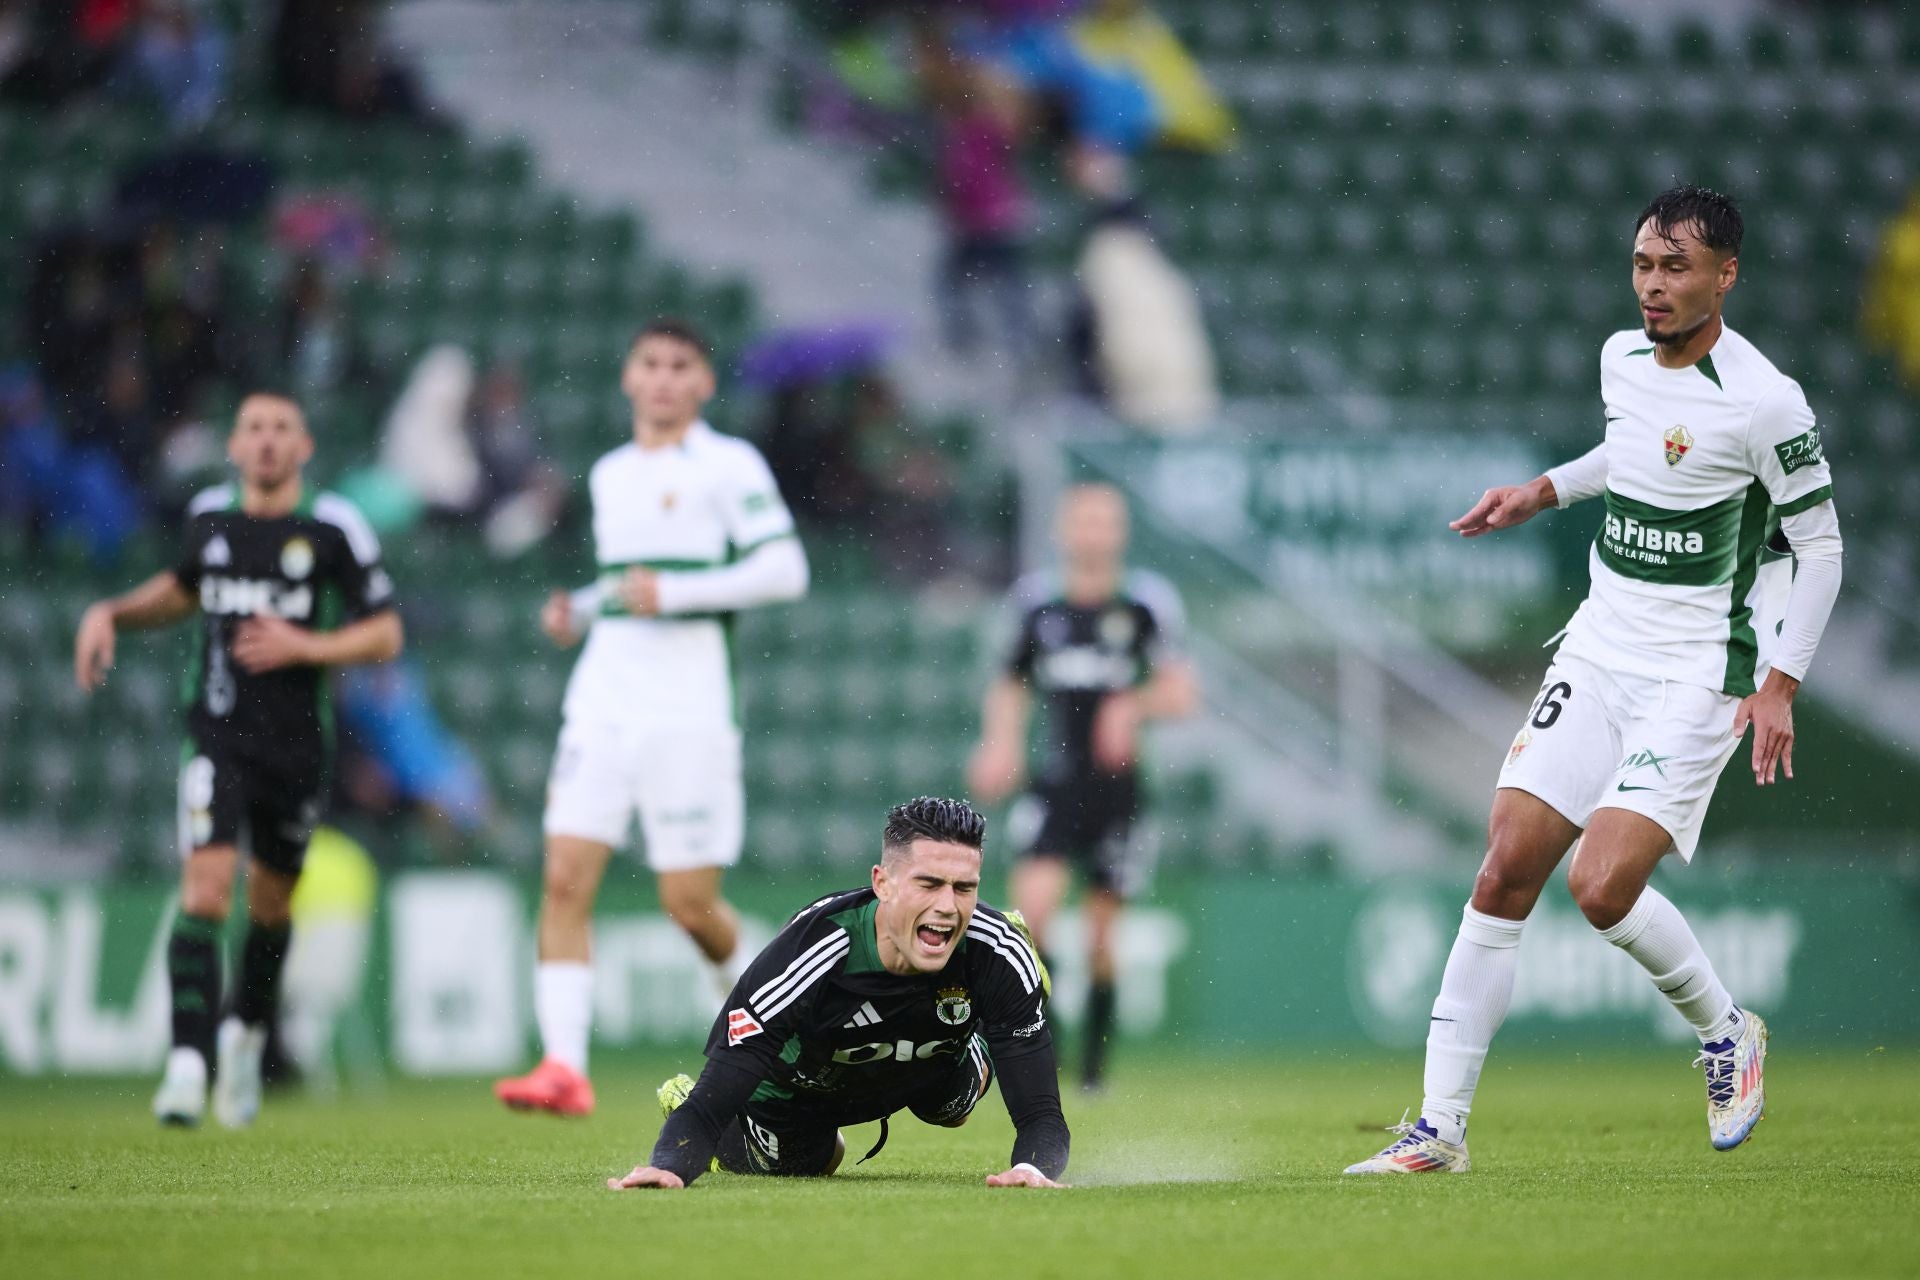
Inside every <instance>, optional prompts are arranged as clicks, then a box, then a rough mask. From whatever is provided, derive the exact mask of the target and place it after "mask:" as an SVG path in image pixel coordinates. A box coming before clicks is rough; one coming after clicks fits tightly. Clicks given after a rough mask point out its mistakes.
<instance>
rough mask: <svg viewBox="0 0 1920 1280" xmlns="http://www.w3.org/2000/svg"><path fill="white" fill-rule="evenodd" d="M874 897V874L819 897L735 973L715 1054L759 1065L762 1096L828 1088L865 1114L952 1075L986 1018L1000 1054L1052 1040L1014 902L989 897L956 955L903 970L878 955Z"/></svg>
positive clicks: (837, 1109) (824, 1099) (710, 1049)
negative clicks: (928, 968)
mask: <svg viewBox="0 0 1920 1280" xmlns="http://www.w3.org/2000/svg"><path fill="white" fill-rule="evenodd" d="M877 905H878V900H877V899H876V898H875V897H874V894H873V890H872V889H870V888H868V889H856V890H852V891H849V892H846V893H840V894H835V895H834V896H832V897H830V898H825V899H822V900H821V901H819V902H817V903H815V904H814V905H813V906H811V907H808V908H807V909H806V910H805V911H802V912H801V913H800V914H799V915H798V916H796V917H794V919H793V921H792V922H791V923H790V924H788V925H787V927H786V928H785V929H783V930H781V931H780V934H779V935H778V936H777V937H775V938H774V940H773V941H772V942H770V943H768V944H767V947H766V949H765V950H763V951H762V952H761V953H760V955H759V957H758V958H757V959H755V960H754V962H753V964H752V965H751V966H749V967H748V969H747V971H746V973H745V974H744V975H742V977H741V979H740V981H739V982H738V983H737V984H736V985H735V986H734V989H733V992H732V994H731V995H730V996H729V997H728V998H727V1003H726V1007H725V1008H724V1009H722V1011H721V1013H720V1016H719V1017H718V1018H717V1019H715V1021H714V1025H713V1031H712V1033H711V1035H710V1036H709V1037H708V1039H707V1056H708V1057H709V1058H711V1059H712V1060H713V1061H714V1062H715V1063H724V1064H727V1065H734V1066H739V1067H741V1068H743V1069H745V1070H747V1071H751V1072H753V1073H755V1074H756V1075H757V1076H758V1077H759V1079H760V1080H761V1084H760V1087H759V1091H758V1092H757V1093H755V1094H754V1098H755V1100H763V1099H768V1098H779V1099H793V1100H795V1101H798V1102H800V1103H801V1104H803V1105H805V1104H807V1103H811V1102H817V1103H819V1104H821V1105H822V1107H823V1109H827V1110H830V1111H831V1112H832V1113H833V1114H834V1115H835V1116H836V1117H837V1118H838V1120H837V1122H838V1123H843V1124H858V1123H862V1122H864V1121H867V1120H877V1119H879V1118H881V1117H882V1116H885V1115H888V1114H890V1113H891V1112H893V1111H895V1110H897V1109H899V1107H900V1106H901V1105H902V1102H901V1099H902V1098H903V1097H905V1096H907V1095H910V1094H912V1093H913V1092H914V1091H915V1090H916V1089H919V1088H924V1087H925V1086H926V1085H927V1084H928V1083H929V1082H930V1081H935V1080H938V1079H940V1078H942V1077H944V1076H947V1075H950V1074H951V1072H952V1071H953V1062H954V1058H955V1056H956V1055H959V1054H962V1053H965V1052H966V1049H967V1044H968V1041H969V1040H970V1039H971V1038H972V1037H973V1036H974V1034H975V1033H976V1032H977V1033H978V1034H979V1035H980V1036H981V1037H982V1038H984V1039H985V1041H986V1044H987V1052H988V1054H989V1056H991V1058H992V1059H993V1061H994V1063H995V1064H996V1066H999V1067H1002V1068H1004V1064H1006V1063H1008V1062H1011V1061H1015V1060H1017V1059H1019V1058H1022V1057H1025V1056H1027V1055H1030V1054H1036V1053H1043V1052H1044V1053H1049V1054H1050V1053H1051V1050H1052V1045H1053V1038H1052V1032H1051V1029H1050V1028H1049V1026H1048V1023H1047V1008H1046V991H1045V984H1044V982H1043V981H1042V971H1041V968H1040V962H1039V959H1038V958H1037V957H1036V956H1035V955H1034V952H1033V948H1032V946H1031V945H1030V944H1029V943H1028V942H1027V940H1026V936H1025V934H1024V933H1023V932H1022V931H1021V930H1019V929H1018V928H1016V927H1015V926H1014V925H1013V924H1012V923H1011V922H1010V921H1008V919H1007V918H1006V916H1004V915H1002V914H1001V913H1000V912H999V911H996V910H995V909H994V908H992V907H989V906H986V905H985V904H981V905H980V906H979V907H977V908H976V909H975V911H974V914H973V919H972V921H971V922H970V923H969V924H968V926H967V931H966V933H965V934H964V935H963V936H962V937H961V939H960V941H959V942H958V944H957V945H956V946H955V948H954V954H953V956H952V958H951V959H950V960H948V962H947V966H946V968H945V969H943V970H941V971H940V972H939V973H929V974H911V975H904V976H903V975H900V974H894V973H889V972H887V970H886V969H884V968H882V967H881V964H880V956H879V944H878V941H877V937H876V933H875V927H874V910H875V908H876V906H877ZM1049 1061H1051V1059H1049Z"/></svg>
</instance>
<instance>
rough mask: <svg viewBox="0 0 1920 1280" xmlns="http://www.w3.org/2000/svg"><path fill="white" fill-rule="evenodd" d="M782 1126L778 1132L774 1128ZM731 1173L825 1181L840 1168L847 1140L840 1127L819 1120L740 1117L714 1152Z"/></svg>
mask: <svg viewBox="0 0 1920 1280" xmlns="http://www.w3.org/2000/svg"><path fill="white" fill-rule="evenodd" d="M775 1124H778V1125H779V1126H780V1127H779V1128H778V1129H775V1128H774V1127H773V1125H775ZM714 1154H715V1155H717V1156H718V1157H719V1158H720V1167H721V1168H722V1169H724V1170H725V1171H726V1172H728V1173H738V1174H747V1175H753V1176H759V1177H767V1178H824V1177H827V1176H828V1175H829V1174H832V1173H833V1172H834V1171H835V1170H837V1169H839V1167H840V1162H841V1160H842V1159H844V1158H845V1157H846V1154H847V1141H846V1138H845V1136H844V1135H843V1134H841V1132H840V1130H839V1129H838V1128H833V1127H829V1126H827V1125H824V1124H821V1123H819V1122H817V1121H805V1122H800V1123H794V1122H793V1118H792V1117H788V1119H787V1120H786V1121H779V1120H774V1119H773V1118H771V1117H769V1116H765V1115H762V1116H760V1117H755V1116H754V1115H751V1114H743V1115H741V1116H739V1117H738V1118H737V1119H736V1120H735V1121H734V1122H733V1123H731V1124H729V1125H728V1126H727V1129H726V1131H725V1132H724V1133H722V1134H721V1137H720V1145H719V1147H718V1149H717V1150H716V1151H715V1153H714Z"/></svg>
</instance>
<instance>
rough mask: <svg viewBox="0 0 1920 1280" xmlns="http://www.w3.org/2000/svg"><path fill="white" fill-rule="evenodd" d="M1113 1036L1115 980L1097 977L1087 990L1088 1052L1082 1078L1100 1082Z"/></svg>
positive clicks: (1096, 1082) (1093, 1082)
mask: <svg viewBox="0 0 1920 1280" xmlns="http://www.w3.org/2000/svg"><path fill="white" fill-rule="evenodd" d="M1112 1038H1113V980H1112V979H1110V978H1106V979H1102V978H1095V979H1094V981H1093V985H1092V986H1091V987H1090V988H1088V990H1087V1053H1086V1061H1085V1066H1084V1067H1083V1068H1082V1070H1081V1073H1080V1078H1081V1080H1083V1081H1084V1082H1086V1083H1087V1084H1090V1085H1095V1084H1099V1083H1100V1079H1101V1077H1102V1076H1103V1075H1105V1074H1106V1070H1107V1042H1108V1041H1109V1040H1111V1039H1112Z"/></svg>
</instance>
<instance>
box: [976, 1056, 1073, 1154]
mask: <svg viewBox="0 0 1920 1280" xmlns="http://www.w3.org/2000/svg"><path fill="white" fill-rule="evenodd" d="M995 1039H997V1040H998V1044H994V1043H992V1042H991V1041H990V1044H989V1048H990V1050H991V1049H994V1048H999V1049H1000V1053H999V1054H996V1055H995V1058H994V1061H995V1064H996V1065H997V1066H998V1068H999V1077H1000V1099H1001V1101H1003V1102H1005V1103H1006V1104H1007V1115H1008V1117H1009V1118H1010V1119H1011V1120H1012V1121H1013V1129H1014V1133H1013V1166H1012V1167H1011V1168H1009V1169H1008V1170H1007V1171H1006V1172H1005V1173H996V1174H993V1175H992V1176H990V1177H989V1178H988V1179H987V1185H988V1186H990V1187H1062V1186H1065V1185H1066V1184H1065V1183H1063V1182H1059V1181H1056V1179H1058V1178H1059V1177H1060V1175H1062V1174H1064V1173H1065V1172H1066V1171H1067V1154H1068V1152H1069V1151H1070V1150H1071V1148H1072V1143H1073V1135H1072V1134H1071V1133H1069V1132H1068V1131H1067V1118H1066V1116H1065V1115H1064V1114H1062V1113H1061V1110H1060V1070H1059V1065H1058V1063H1057V1062H1056V1060H1055V1058H1054V1053H1053V1043H1052V1041H1051V1040H1050V1039H1049V1040H1048V1041H1047V1042H1046V1043H1044V1044H1042V1045H1041V1046H1040V1048H1038V1049H1036V1050H1034V1051H1033V1052H1030V1053H1023V1054H1019V1055H1017V1056H1012V1057H1002V1056H1001V1054H1004V1053H1005V1052H1006V1050H1005V1049H1004V1047H1002V1046H1004V1045H1005V1044H1006V1043H1008V1042H1007V1041H1006V1040H1004V1039H999V1038H998V1037H996V1038H995ZM1015 1043H1017V1042H1015Z"/></svg>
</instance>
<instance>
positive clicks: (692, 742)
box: [494, 320, 807, 1115]
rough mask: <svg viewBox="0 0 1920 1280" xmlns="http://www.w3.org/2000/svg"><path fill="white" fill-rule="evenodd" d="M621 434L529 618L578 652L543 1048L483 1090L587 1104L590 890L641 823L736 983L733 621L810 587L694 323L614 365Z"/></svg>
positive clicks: (530, 1103) (678, 918) (664, 876)
mask: <svg viewBox="0 0 1920 1280" xmlns="http://www.w3.org/2000/svg"><path fill="white" fill-rule="evenodd" d="M620 388H621V390H622V391H624V392H625V393H626V395H627V398H628V399H629V400H630V401H632V403H633V440H632V441H631V442H630V443H628V444H624V445H622V446H621V447H620V448H618V449H615V450H614V451H613V452H612V453H609V454H607V455H606V456H605V457H603V458H601V459H600V461H599V462H597V463H595V464H594V468H593V473H592V476H591V479H590V482H589V487H590V489H591V491H592V498H593V537H594V548H595V553H596V556H597V558H598V561H599V565H600V575H599V578H598V580H597V581H596V582H595V583H594V585H592V586H590V587H587V588H585V589H583V590H580V591H576V592H573V593H571V594H568V593H565V592H555V593H554V594H553V596H552V597H551V598H550V599H549V600H548V601H547V605H546V608H545V609H544V610H543V611H542V613H541V620H540V621H541V626H542V628H543V629H544V630H545V631H546V632H547V634H548V635H549V636H550V637H551V638H552V639H553V640H554V642H555V643H557V644H559V645H562V646H570V645H572V644H574V643H576V642H577V641H578V640H579V638H580V636H581V634H582V633H583V632H584V633H586V634H587V645H586V649H585V651H584V652H583V653H582V654H581V655H580V659H579V661H578V662H577V663H575V664H574V668H573V677H572V679H571V680H570V681H569V682H568V684H567V694H566V702H565V705H564V707H563V714H564V717H565V722H564V724H563V726H562V728H561V730H560V743H559V747H558V750H557V751H556V752H555V755H554V762H553V772H552V776H551V778H550V780H549V782H548V787H547V810H546V817H545V820H544V823H543V825H544V826H545V828H546V874H545V882H544V886H543V890H544V891H543V894H542V897H541V902H540V930H539V934H540V938H539V945H540V960H539V967H538V969H537V970H536V971H535V975H534V1011H535V1015H536V1018H537V1020H538V1022H539V1027H540V1040H541V1046H542V1051H543V1056H542V1059H541V1061H540V1064H539V1065H538V1066H537V1067H535V1068H534V1070H533V1071H532V1072H531V1073H530V1074H528V1075H525V1076H519V1077H515V1078H512V1079H506V1080H501V1081H499V1082H498V1083H497V1084H495V1086H494V1092H495V1094H496V1095H497V1096H498V1097H499V1098H500V1100H501V1101H502V1102H505V1103H506V1104H507V1105H508V1106H511V1107H514V1108H516V1109H523V1110H542V1111H551V1112H555V1113H558V1114H562V1115H584V1114H587V1113H588V1112H591V1111H592V1110H593V1105H594V1096H593V1086H592V1085H591V1084H590V1083H589V1082H588V1079H587V1038H588V1031H589V1027H590V1025H591V1022H592V1009H593V969H592V964H591V928H590V922H591V917H592V912H593V902H594V897H595V895H596V894H597V892H598V890H599V887H600V879H601V877H602V875H603V874H604V873H605V872H606V868H607V862H608V860H609V858H610V857H611V856H612V853H613V850H614V848H615V847H616V846H619V845H623V844H625V843H626V840H627V834H628V830H629V828H630V827H631V825H632V823H633V820H634V818H635V817H636V816H637V817H638V819H639V822H640V828H641V833H642V835H643V837H644V839H645V842H646V850H647V864H648V865H649V866H650V867H651V868H652V869H653V871H654V873H655V875H656V876H657V878H658V883H659V890H660V903H661V906H662V908H663V909H664V910H665V911H666V913H667V914H668V915H669V916H671V917H672V918H673V920H674V922H675V923H676V924H678V925H679V926H680V927H681V928H682V929H684V930H686V932H687V936H688V937H690V938H692V939H693V941H694V943H695V945H697V946H698V947H699V948H700V951H701V954H702V955H704V956H705V957H706V958H707V960H708V961H709V962H710V963H711V964H712V965H713V966H714V967H715V969H716V972H717V974H718V976H719V977H720V979H721V982H722V985H723V986H731V984H732V982H733V980H734V978H735V977H737V976H738V973H737V971H738V970H739V969H740V968H741V967H743V965H742V963H741V961H742V960H743V959H744V957H742V956H741V955H739V918H738V917H737V916H736V915H735V913H734V911H733V908H732V907H731V906H730V905H728V903H727V901H726V899H724V898H723V897H722V896H721V894H720V883H721V877H722V875H723V874H724V872H725V869H726V868H727V867H729V866H731V865H733V864H734V863H735V862H737V861H738V860H739V858H740V843H741V837H742V834H743V829H744V826H745V817H746V815H745V808H746V806H745V801H744V798H743V795H742V788H741V781H740V730H739V726H738V723H737V720H736V715H735V711H736V708H735V705H734V691H733V670H732V664H733V655H732V650H731V645H730V631H731V617H732V614H733V613H734V612H735V611H736V610H740V609H748V608H752V607H755V606H757V605H765V604H773V603H776V602H779V601H783V600H795V599H798V598H799V597H800V596H802V595H804V594H805V593H806V589H807V561H806V556H805V554H804V553H803V552H802V550H801V548H800V543H799V541H798V539H797V538H796V537H795V536H794V529H793V517H792V516H791V515H790V514H789V513H788V511H787V507H786V504H785V503H784V502H783V501H781V498H780V491H779V489H778V487H777V486H776V485H775V484H774V479H773V473H772V472H771V471H769V470H768V469H767V464H766V461H765V460H764V459H763V458H762V457H761V456H760V453H759V451H758V450H756V449H755V448H754V447H753V446H752V445H751V444H748V443H747V442H746V441H744V440H739V439H735V438H734V437H731V436H724V435H721V434H720V433H719V432H717V431H715V430H714V429H713V428H712V427H710V426H708V425H707V424H706V423H705V422H704V421H703V420H702V419H701V417H700V413H701V410H702V409H703V408H704V406H705V405H706V403H707V401H708V400H710V399H711V398H712V397H713V393H714V374H713V366H712V364H711V362H710V360H709V357H708V349H707V344H706V341H705V339H704V338H702V337H701V335H700V334H699V333H698V332H697V331H696V330H694V329H693V328H692V327H691V326H689V325H687V324H685V323H683V322H680V321H672V320H661V321H655V322H654V323H653V324H650V325H648V326H647V327H646V328H645V329H643V330H641V332H640V334H639V335H638V336H637V337H636V338H635V339H634V341H633V345H632V347H631V349H630V350H629V352H628V355H627V359H626V363H625V365H624V366H623V367H622V369H621V376H620Z"/></svg>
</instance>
